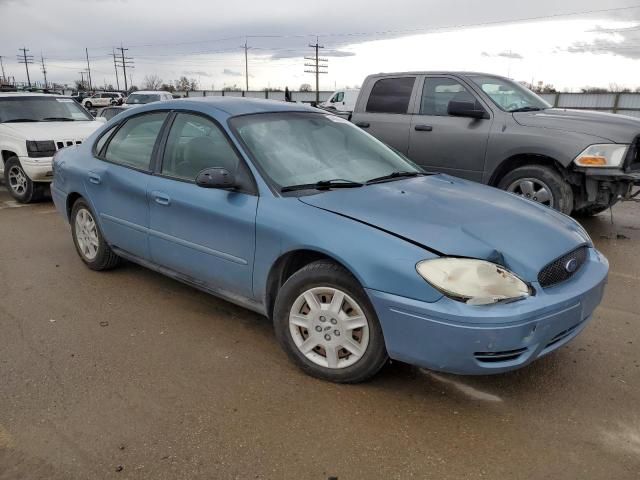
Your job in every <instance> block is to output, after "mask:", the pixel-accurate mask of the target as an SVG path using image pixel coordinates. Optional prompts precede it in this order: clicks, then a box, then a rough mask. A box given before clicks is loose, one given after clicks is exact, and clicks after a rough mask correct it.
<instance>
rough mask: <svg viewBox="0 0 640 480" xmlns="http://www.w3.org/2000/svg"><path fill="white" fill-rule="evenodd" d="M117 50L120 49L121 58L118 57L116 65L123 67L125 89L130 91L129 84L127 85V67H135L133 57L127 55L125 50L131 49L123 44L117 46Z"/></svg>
mask: <svg viewBox="0 0 640 480" xmlns="http://www.w3.org/2000/svg"><path fill="white" fill-rule="evenodd" d="M116 50H120V58H116V59H115V62H116V65H117V66H118V67H120V68H122V76H123V77H124V89H125V91H127V92H128V91H129V86H128V85H127V67H129V68H130V69H132V68H135V67H134V66H133V57H126V56H125V54H124V52H126V51H127V50H129V49H128V48H124V47H123V46H122V44H121V45H120V46H119V47H116Z"/></svg>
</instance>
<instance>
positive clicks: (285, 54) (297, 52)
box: [270, 48, 355, 60]
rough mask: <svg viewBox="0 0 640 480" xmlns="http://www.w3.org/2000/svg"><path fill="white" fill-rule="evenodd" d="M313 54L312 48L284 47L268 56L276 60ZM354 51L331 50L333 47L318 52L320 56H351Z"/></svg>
mask: <svg viewBox="0 0 640 480" xmlns="http://www.w3.org/2000/svg"><path fill="white" fill-rule="evenodd" d="M313 55H314V52H313V50H312V49H310V48H307V49H286V50H279V51H276V52H275V53H273V54H271V56H270V58H271V59H272V60H278V59H282V58H303V57H311V56H313ZM354 55H355V53H353V52H347V51H345V50H333V49H323V50H321V52H320V57H321V58H328V57H353V56H354Z"/></svg>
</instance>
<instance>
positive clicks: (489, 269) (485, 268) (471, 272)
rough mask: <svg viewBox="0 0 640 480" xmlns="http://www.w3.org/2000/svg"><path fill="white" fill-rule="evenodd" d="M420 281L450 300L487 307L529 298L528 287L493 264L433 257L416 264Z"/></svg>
mask: <svg viewBox="0 0 640 480" xmlns="http://www.w3.org/2000/svg"><path fill="white" fill-rule="evenodd" d="M416 270H417V271H418V273H419V274H420V276H421V277H422V278H424V279H425V280H426V281H427V282H429V283H430V284H431V285H432V286H433V287H434V288H436V289H437V290H439V291H440V292H442V293H443V294H444V295H446V296H447V297H449V298H452V299H454V300H457V301H460V302H464V303H467V304H469V305H490V304H493V303H498V302H503V301H507V300H517V299H521V298H525V297H528V296H529V295H531V289H530V288H529V286H528V285H527V284H526V283H525V282H523V281H522V280H520V279H519V278H518V277H517V276H516V275H514V274H513V273H511V272H510V271H508V270H506V269H504V268H503V267H501V266H499V265H496V264H495V263H491V262H487V261H485V260H475V259H472V258H452V257H444V258H436V259H433V260H424V261H422V262H420V263H418V264H417V265H416Z"/></svg>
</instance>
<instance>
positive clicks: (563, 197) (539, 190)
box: [498, 165, 573, 215]
mask: <svg viewBox="0 0 640 480" xmlns="http://www.w3.org/2000/svg"><path fill="white" fill-rule="evenodd" d="M498 188H501V189H502V190H506V191H508V192H511V193H515V194H516V195H519V196H521V197H524V198H527V199H529V200H533V201H535V202H538V203H542V204H543V205H547V206H549V207H551V208H555V209H556V210H559V211H561V212H562V213H565V214H567V215H569V214H570V213H571V211H572V210H573V190H571V186H570V185H569V184H568V183H567V182H566V181H565V180H564V179H563V178H562V176H561V175H560V174H559V173H558V172H557V171H556V170H554V169H553V168H550V167H547V166H544V165H525V166H523V167H519V168H516V169H515V170H512V171H511V172H509V173H507V174H506V175H505V176H504V177H503V178H502V179H501V180H500V182H499V183H498Z"/></svg>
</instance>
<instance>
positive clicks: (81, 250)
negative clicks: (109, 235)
mask: <svg viewBox="0 0 640 480" xmlns="http://www.w3.org/2000/svg"><path fill="white" fill-rule="evenodd" d="M71 233H72V235H73V243H74V244H75V246H76V250H77V251H78V255H80V258H81V259H82V261H83V262H84V263H85V264H86V265H87V266H88V267H89V268H90V269H91V270H98V271H99V270H109V269H112V268H114V267H116V266H117V265H118V264H119V263H120V257H118V256H117V255H116V254H115V253H113V251H112V250H111V248H110V247H109V245H108V244H107V242H106V241H105V239H104V236H103V235H102V232H101V231H100V226H99V225H98V223H97V222H96V220H95V216H94V214H93V212H92V211H91V208H90V207H89V205H88V204H87V202H85V201H84V200H82V199H80V200H78V201H76V203H75V204H74V205H73V209H72V210H71Z"/></svg>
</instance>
